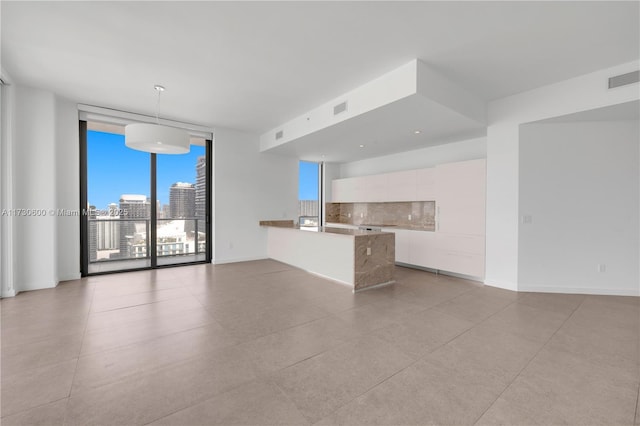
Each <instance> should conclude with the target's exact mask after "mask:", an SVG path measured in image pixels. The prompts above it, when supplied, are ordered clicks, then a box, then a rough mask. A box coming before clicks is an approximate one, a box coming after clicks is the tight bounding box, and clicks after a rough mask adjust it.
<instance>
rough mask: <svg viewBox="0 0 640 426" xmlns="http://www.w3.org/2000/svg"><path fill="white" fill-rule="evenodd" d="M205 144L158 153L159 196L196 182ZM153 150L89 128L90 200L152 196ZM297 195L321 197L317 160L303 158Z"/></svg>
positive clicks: (164, 200)
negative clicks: (138, 148) (183, 150)
mask: <svg viewBox="0 0 640 426" xmlns="http://www.w3.org/2000/svg"><path fill="white" fill-rule="evenodd" d="M204 154H205V148H204V147H203V146H191V151H190V152H189V153H188V154H180V155H167V154H164V155H158V160H157V168H158V170H157V171H158V182H157V185H158V188H157V191H158V199H159V200H160V203H161V204H169V188H170V187H171V185H172V184H174V183H175V182H189V183H195V182H196V167H195V166H196V163H197V160H198V157H199V156H201V155H204ZM149 161H150V154H149V153H146V152H141V151H136V150H133V149H130V148H127V147H126V146H125V144H124V136H123V135H116V134H112V133H103V132H96V131H92V130H90V131H88V132H87V173H88V176H89V179H88V201H89V204H91V205H94V206H96V208H98V209H106V208H107V206H108V205H109V203H116V204H118V202H119V200H120V196H121V195H122V194H142V195H146V196H149V195H150V194H151V193H150V190H149V185H150V180H149V168H150V165H149ZM299 182H300V184H299V188H298V196H299V199H300V200H317V199H318V164H317V163H308V162H305V161H301V162H300V170H299Z"/></svg>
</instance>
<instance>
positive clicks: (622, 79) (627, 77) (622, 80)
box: [609, 71, 640, 89]
mask: <svg viewBox="0 0 640 426" xmlns="http://www.w3.org/2000/svg"><path fill="white" fill-rule="evenodd" d="M638 81H640V71H631V72H628V73H626V74H620V75H616V76H615V77H610V78H609V89H613V88H616V87H620V86H626V85H627V84H633V83H637V82H638Z"/></svg>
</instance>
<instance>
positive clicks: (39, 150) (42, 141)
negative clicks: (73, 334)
mask: <svg viewBox="0 0 640 426" xmlns="http://www.w3.org/2000/svg"><path fill="white" fill-rule="evenodd" d="M14 117H15V121H14V126H15V130H14V131H15V134H14V136H15V140H14V144H13V148H14V152H13V185H14V188H13V189H14V207H15V208H19V209H44V210H45V211H47V212H48V211H49V210H50V209H55V208H56V194H57V188H56V165H55V158H56V131H55V130H56V100H55V96H54V95H53V94H52V93H50V92H45V91H41V90H36V89H31V88H26V87H16V89H15V109H14ZM56 233H57V232H56V218H55V216H54V215H51V214H46V215H45V216H37V217H25V216H19V217H15V218H14V239H15V242H14V244H15V246H14V253H13V257H14V265H15V269H14V284H15V288H16V290H17V291H25V290H33V289H39V288H48V287H54V286H55V285H56V284H57V267H58V264H57V261H56V256H57V251H58V246H57V244H56Z"/></svg>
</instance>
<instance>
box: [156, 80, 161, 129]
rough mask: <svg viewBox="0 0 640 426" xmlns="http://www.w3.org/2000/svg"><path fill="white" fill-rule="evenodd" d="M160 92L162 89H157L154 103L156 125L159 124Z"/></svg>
mask: <svg viewBox="0 0 640 426" xmlns="http://www.w3.org/2000/svg"><path fill="white" fill-rule="evenodd" d="M156 90H157V89H156ZM160 93H162V90H158V102H157V103H156V124H158V125H159V124H160V118H159V116H160Z"/></svg>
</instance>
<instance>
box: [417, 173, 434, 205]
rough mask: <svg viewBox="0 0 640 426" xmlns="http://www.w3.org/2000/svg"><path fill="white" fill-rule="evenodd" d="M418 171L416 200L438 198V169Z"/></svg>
mask: <svg viewBox="0 0 640 426" xmlns="http://www.w3.org/2000/svg"><path fill="white" fill-rule="evenodd" d="M415 173H416V198H415V200H416V201H432V200H436V170H435V169H433V168H431V169H420V170H415Z"/></svg>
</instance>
